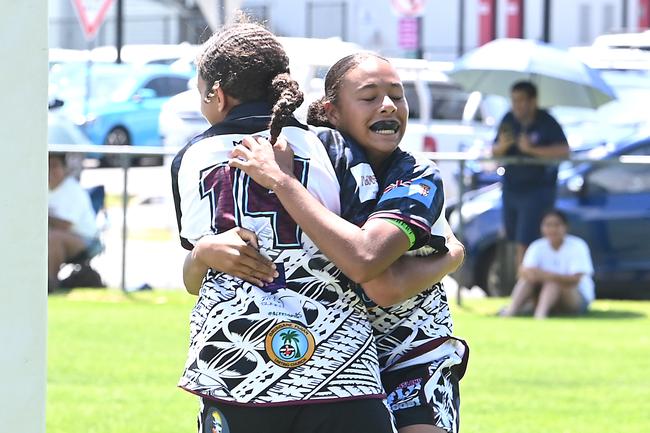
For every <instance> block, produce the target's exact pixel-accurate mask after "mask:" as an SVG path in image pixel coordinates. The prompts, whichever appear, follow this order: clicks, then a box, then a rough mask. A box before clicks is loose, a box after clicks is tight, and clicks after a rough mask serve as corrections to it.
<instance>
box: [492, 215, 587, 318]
mask: <svg viewBox="0 0 650 433" xmlns="http://www.w3.org/2000/svg"><path fill="white" fill-rule="evenodd" d="M567 228H568V226H567V219H566V216H565V215H564V214H563V213H562V212H560V211H557V210H552V211H549V212H547V213H546V215H545V216H544V218H543V220H542V227H541V229H542V234H543V236H544V237H542V238H541V239H537V240H536V241H534V242H533V243H532V244H531V245H530V246H529V247H528V249H527V250H526V253H525V255H524V259H523V262H522V266H521V269H520V272H519V280H518V281H517V284H516V285H515V288H514V289H513V291H512V302H511V303H510V305H509V306H508V307H506V308H505V309H504V310H503V312H502V313H501V314H502V315H503V316H514V315H516V314H520V313H522V312H523V310H525V308H526V306H527V304H528V303H529V302H530V301H533V302H534V304H535V313H534V314H535V318H537V319H544V318H546V317H548V315H549V314H551V313H552V312H557V313H569V314H580V313H584V312H586V311H587V308H588V307H589V304H590V303H591V302H592V301H593V300H594V298H595V290H594V282H593V280H592V278H591V275H592V274H593V272H594V268H593V264H592V262H591V255H590V252H589V247H588V246H587V243H586V242H585V241H584V240H582V239H580V238H579V237H577V236H573V235H569V234H567Z"/></svg>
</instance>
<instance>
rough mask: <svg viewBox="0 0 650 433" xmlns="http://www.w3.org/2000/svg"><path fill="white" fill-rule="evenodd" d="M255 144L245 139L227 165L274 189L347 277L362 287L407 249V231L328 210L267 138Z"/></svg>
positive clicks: (410, 244)
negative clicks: (354, 220) (284, 164)
mask: <svg viewBox="0 0 650 433" xmlns="http://www.w3.org/2000/svg"><path fill="white" fill-rule="evenodd" d="M258 140H259V142H258V141H256V140H255V139H253V138H252V137H247V138H245V139H244V140H243V142H242V144H241V145H239V146H237V147H236V148H235V150H234V151H233V154H232V156H233V158H234V159H231V160H230V163H229V164H230V165H231V166H232V167H236V168H239V169H241V170H243V171H245V172H246V173H247V174H248V175H249V176H251V177H252V178H253V179H254V180H255V181H256V182H257V183H258V184H260V185H262V186H264V187H265V188H268V189H271V190H273V191H274V192H275V195H276V196H277V197H278V199H279V200H280V202H281V203H282V205H283V207H284V208H285V209H286V211H287V212H289V214H290V215H291V217H292V218H293V219H294V220H295V221H296V223H297V224H298V225H299V226H300V228H301V229H302V230H303V231H304V232H305V233H306V234H307V235H308V236H309V238H310V239H311V240H312V241H313V242H314V243H315V244H316V245H317V246H318V248H319V249H320V250H321V251H322V252H323V253H324V254H325V255H326V256H327V257H328V258H329V259H330V260H331V261H332V262H333V263H334V264H335V265H336V266H337V267H338V268H339V269H341V271H343V273H344V274H345V275H347V276H348V277H349V278H350V279H352V280H354V281H355V282H357V283H363V282H366V281H370V280H371V279H373V278H376V277H377V276H378V275H380V274H381V273H382V272H384V271H385V270H386V269H387V268H388V266H390V265H391V264H392V263H394V262H395V261H396V260H397V259H398V258H399V257H400V256H402V255H403V254H404V253H405V252H406V251H408V250H409V248H411V246H412V239H411V235H412V232H413V231H412V229H410V228H409V227H405V226H404V225H402V226H401V227H400V226H398V225H395V224H393V223H391V222H389V221H388V220H386V219H383V218H375V219H371V220H369V221H368V222H366V224H364V226H363V227H361V228H360V227H357V226H356V225H354V224H352V223H350V222H348V221H346V220H344V219H343V218H341V217H339V216H338V215H336V214H334V213H333V212H331V211H330V210H329V209H327V208H326V207H325V206H323V205H322V204H321V203H320V202H319V201H318V199H316V198H315V197H314V196H313V195H312V194H311V193H310V192H309V191H308V190H307V189H306V188H305V187H304V186H303V185H302V184H301V183H300V181H299V180H298V179H296V178H295V177H294V176H293V174H292V173H291V171H292V170H291V169H290V168H289V167H284V170H286V172H285V171H283V168H281V167H280V166H279V165H278V164H277V163H276V161H275V154H274V149H273V147H272V146H271V144H270V143H269V142H268V141H267V140H264V139H261V138H260V139H258ZM285 144H286V143H285ZM279 159H283V158H279ZM284 159H286V158H284ZM409 230H410V233H409Z"/></svg>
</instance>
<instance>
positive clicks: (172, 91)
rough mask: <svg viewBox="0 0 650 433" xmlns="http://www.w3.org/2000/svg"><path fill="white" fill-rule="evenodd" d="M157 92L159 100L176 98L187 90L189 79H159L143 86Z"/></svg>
mask: <svg viewBox="0 0 650 433" xmlns="http://www.w3.org/2000/svg"><path fill="white" fill-rule="evenodd" d="M143 87H144V88H146V89H151V90H153V91H154V92H156V96H157V97H158V98H166V97H169V96H174V95H176V94H178V93H181V92H184V91H185V90H187V79H186V78H181V77H158V78H154V79H152V80H150V81H149V82H148V83H147V84H145V85H144V86H143Z"/></svg>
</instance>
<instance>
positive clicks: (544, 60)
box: [448, 39, 616, 108]
mask: <svg viewBox="0 0 650 433" xmlns="http://www.w3.org/2000/svg"><path fill="white" fill-rule="evenodd" d="M448 74H449V76H451V77H452V79H453V80H454V81H456V82H457V83H458V84H460V85H461V86H462V87H463V88H465V89H466V90H468V91H479V92H481V93H485V94H492V95H501V96H509V95H510V86H512V84H513V83H514V82H516V81H519V80H529V81H532V82H533V83H535V84H536V85H537V88H538V103H539V105H540V106H542V107H551V106H555V105H563V106H570V107H586V108H597V107H599V106H601V105H603V104H605V103H606V102H609V101H611V100H613V99H616V94H615V93H614V91H613V90H612V89H611V88H610V87H609V86H608V85H607V84H606V83H605V82H604V81H603V80H602V78H601V77H600V74H599V73H598V71H597V70H594V69H591V68H589V67H588V66H587V65H585V64H584V63H582V62H581V61H580V60H578V59H577V58H576V57H575V56H573V55H572V54H571V53H569V52H568V51H565V50H562V49H559V48H555V47H553V46H551V45H548V44H545V43H542V42H537V41H533V40H527V39H497V40H494V41H492V42H489V43H487V44H485V45H483V46H482V47H479V48H476V49H474V50H472V51H470V52H468V53H467V54H465V55H464V56H462V57H461V58H460V59H458V60H457V61H456V62H455V63H454V67H453V70H452V71H451V72H449V73H448Z"/></svg>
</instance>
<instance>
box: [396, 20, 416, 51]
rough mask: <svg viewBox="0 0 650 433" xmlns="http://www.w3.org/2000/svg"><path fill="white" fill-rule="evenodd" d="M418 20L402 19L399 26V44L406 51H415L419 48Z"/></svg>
mask: <svg viewBox="0 0 650 433" xmlns="http://www.w3.org/2000/svg"><path fill="white" fill-rule="evenodd" d="M418 27H419V23H418V19H417V18H414V17H402V18H400V19H399V23H398V26H397V35H398V38H397V43H398V45H399V47H400V48H402V49H404V50H415V49H417V48H418V44H419V40H418V39H419V38H418V31H419V29H418Z"/></svg>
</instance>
